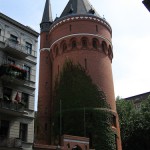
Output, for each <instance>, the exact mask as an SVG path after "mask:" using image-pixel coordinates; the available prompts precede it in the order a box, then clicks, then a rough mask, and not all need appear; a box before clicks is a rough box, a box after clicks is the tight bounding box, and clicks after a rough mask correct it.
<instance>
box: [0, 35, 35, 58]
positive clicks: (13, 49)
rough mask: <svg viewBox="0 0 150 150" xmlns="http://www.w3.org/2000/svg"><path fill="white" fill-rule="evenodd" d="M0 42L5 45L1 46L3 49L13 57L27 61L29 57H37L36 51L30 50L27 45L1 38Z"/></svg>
mask: <svg viewBox="0 0 150 150" xmlns="http://www.w3.org/2000/svg"><path fill="white" fill-rule="evenodd" d="M0 42H2V43H4V46H1V48H3V50H4V51H5V52H7V53H8V54H9V55H12V56H13V57H17V58H20V59H25V58H26V57H27V56H29V55H31V56H34V57H36V55H37V53H36V51H34V50H32V49H29V47H27V46H26V45H23V44H20V43H19V42H18V41H17V40H13V39H11V38H6V37H4V36H0Z"/></svg>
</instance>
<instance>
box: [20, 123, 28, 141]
mask: <svg viewBox="0 0 150 150" xmlns="http://www.w3.org/2000/svg"><path fill="white" fill-rule="evenodd" d="M27 130H28V125H27V124H24V123H20V130H19V138H20V139H21V140H22V141H24V142H26V141H27Z"/></svg>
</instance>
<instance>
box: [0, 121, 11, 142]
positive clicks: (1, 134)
mask: <svg viewBox="0 0 150 150" xmlns="http://www.w3.org/2000/svg"><path fill="white" fill-rule="evenodd" d="M8 132H9V121H7V120H0V142H1V140H3V139H6V138H8Z"/></svg>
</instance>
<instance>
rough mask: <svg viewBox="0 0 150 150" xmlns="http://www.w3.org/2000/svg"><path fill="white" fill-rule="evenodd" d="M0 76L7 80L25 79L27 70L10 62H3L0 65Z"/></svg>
mask: <svg viewBox="0 0 150 150" xmlns="http://www.w3.org/2000/svg"><path fill="white" fill-rule="evenodd" d="M0 77H1V79H4V80H7V81H12V80H16V81H18V82H19V81H23V82H24V81H25V80H26V77H27V71H26V70H24V69H22V68H19V67H18V66H16V65H12V64H3V65H1V66H0Z"/></svg>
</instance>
